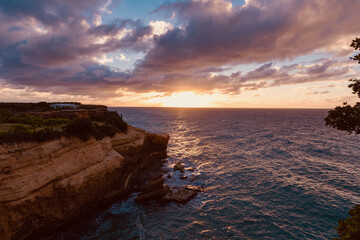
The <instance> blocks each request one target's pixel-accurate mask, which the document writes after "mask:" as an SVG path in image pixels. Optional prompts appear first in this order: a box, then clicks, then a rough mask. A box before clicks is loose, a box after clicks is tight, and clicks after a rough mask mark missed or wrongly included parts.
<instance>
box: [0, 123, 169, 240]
mask: <svg viewBox="0 0 360 240" xmlns="http://www.w3.org/2000/svg"><path fill="white" fill-rule="evenodd" d="M168 140H169V136H168V135H163V134H154V133H149V132H146V131H144V130H141V129H138V128H134V127H131V126H129V129H128V132H127V134H117V135H115V136H114V137H113V138H109V137H107V138H104V139H102V140H100V141H96V140H95V139H90V140H89V141H86V142H82V141H81V140H79V139H75V138H74V139H66V138H62V139H60V140H54V141H51V142H46V143H42V144H36V143H26V144H25V143H24V144H18V145H12V146H5V145H2V146H0V239H24V238H26V237H28V236H30V235H32V234H34V233H37V232H40V231H42V230H44V229H49V228H54V227H57V226H59V225H61V224H63V223H65V222H66V221H67V220H69V219H71V218H73V217H75V216H78V215H80V214H81V213H83V212H86V211H87V210H89V209H92V208H94V207H96V206H98V205H99V204H101V203H103V202H106V201H111V200H113V199H115V198H117V197H119V196H120V195H121V194H124V193H125V192H126V191H127V189H128V186H129V183H130V182H131V181H132V180H133V179H134V178H136V175H137V173H138V171H139V170H140V169H142V168H144V167H146V166H147V165H149V164H151V162H152V161H154V160H156V159H161V158H164V157H165V156H166V147H167V143H168Z"/></svg>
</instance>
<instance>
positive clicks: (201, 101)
mask: <svg viewBox="0 0 360 240" xmlns="http://www.w3.org/2000/svg"><path fill="white" fill-rule="evenodd" d="M211 100H213V99H212V98H211V96H210V95H202V94H201V95H200V94H196V93H194V92H178V93H173V94H172V95H171V96H167V97H162V98H160V99H159V102H161V103H162V106H164V107H192V108H196V107H210V106H211V105H212V104H211Z"/></svg>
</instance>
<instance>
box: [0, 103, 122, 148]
mask: <svg viewBox="0 0 360 240" xmlns="http://www.w3.org/2000/svg"><path fill="white" fill-rule="evenodd" d="M5 105H6V104H5ZM1 106H4V104H3V103H0V144H2V143H16V142H44V141H49V140H52V139H55V138H60V137H62V136H66V137H74V136H75V137H78V138H80V139H82V140H83V141H86V140H88V139H89V138H90V137H94V138H96V139H102V138H104V137H108V136H110V137H113V136H114V135H115V134H116V133H119V132H123V133H125V132H126V131H127V123H126V122H125V121H124V120H123V119H122V117H121V116H119V115H118V114H117V113H116V112H108V111H103V112H94V113H92V114H90V117H89V118H80V117H74V115H71V114H69V115H68V116H67V114H66V113H65V114H61V117H54V116H52V117H41V116H38V115H36V113H31V111H30V109H29V107H31V106H32V105H31V104H30V105H29V104H25V105H24V106H21V104H12V105H10V106H16V107H17V110H18V109H26V111H22V112H18V111H12V110H10V109H4V108H2V109H1ZM6 106H7V105H6ZM35 106H36V107H35V109H38V107H39V106H38V105H35ZM41 106H42V105H41ZM94 106H95V105H94ZM94 106H91V107H94ZM105 107H106V106H105Z"/></svg>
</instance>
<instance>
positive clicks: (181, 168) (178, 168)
mask: <svg viewBox="0 0 360 240" xmlns="http://www.w3.org/2000/svg"><path fill="white" fill-rule="evenodd" d="M184 169H185V168H184V166H183V165H182V164H181V162H177V163H176V164H175V166H174V170H175V171H180V172H182V173H184V172H185V171H184Z"/></svg>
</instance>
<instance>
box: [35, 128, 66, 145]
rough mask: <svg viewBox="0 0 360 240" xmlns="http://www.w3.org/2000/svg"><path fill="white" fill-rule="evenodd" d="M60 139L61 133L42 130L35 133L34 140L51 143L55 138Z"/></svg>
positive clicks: (48, 129)
mask: <svg viewBox="0 0 360 240" xmlns="http://www.w3.org/2000/svg"><path fill="white" fill-rule="evenodd" d="M60 137H61V132H60V131H55V130H53V129H51V128H45V129H41V130H39V131H36V132H34V133H33V139H34V141H36V142H45V141H50V140H53V139H55V138H60Z"/></svg>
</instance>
